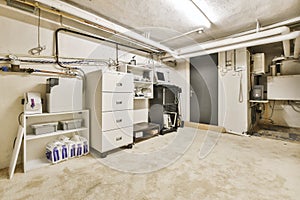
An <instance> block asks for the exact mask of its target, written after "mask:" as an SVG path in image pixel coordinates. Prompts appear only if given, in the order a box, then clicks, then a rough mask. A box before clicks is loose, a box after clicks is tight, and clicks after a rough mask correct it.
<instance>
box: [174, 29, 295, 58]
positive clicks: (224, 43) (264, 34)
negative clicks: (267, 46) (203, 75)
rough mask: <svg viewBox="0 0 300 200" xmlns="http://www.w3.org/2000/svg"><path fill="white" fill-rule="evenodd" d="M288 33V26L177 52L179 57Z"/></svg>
mask: <svg viewBox="0 0 300 200" xmlns="http://www.w3.org/2000/svg"><path fill="white" fill-rule="evenodd" d="M288 32H290V29H289V28H288V27H287V26H283V27H278V28H274V29H271V30H267V31H261V32H258V33H253V34H251V35H244V36H240V37H236V38H226V39H223V40H217V41H213V42H207V43H203V44H198V45H194V46H192V47H187V48H183V49H178V50H176V52H178V54H179V55H182V54H187V53H193V52H196V51H203V50H206V49H211V48H216V47H221V46H227V45H231V44H236V43H241V42H245V41H249V40H255V39H258V38H264V37H269V36H272V35H277V34H282V33H288Z"/></svg>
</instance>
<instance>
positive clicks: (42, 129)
mask: <svg viewBox="0 0 300 200" xmlns="http://www.w3.org/2000/svg"><path fill="white" fill-rule="evenodd" d="M57 125H58V122H51V123H44V124H33V125H31V128H32V130H33V133H34V134H36V135H40V134H45V133H52V132H56V131H57Z"/></svg>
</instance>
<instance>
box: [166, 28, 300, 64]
mask: <svg viewBox="0 0 300 200" xmlns="http://www.w3.org/2000/svg"><path fill="white" fill-rule="evenodd" d="M298 37H300V31H294V32H291V33H289V34H285V35H280V36H274V37H269V38H264V39H259V40H254V41H249V42H244V43H239V44H233V45H228V46H224V47H219V48H214V49H209V50H203V51H199V52H194V53H189V54H181V55H179V58H182V59H184V58H190V57H195V56H201V55H208V54H212V53H217V52H222V51H229V50H233V49H239V48H244V47H251V46H256V45H262V44H270V43H274V42H281V41H284V40H291V39H295V38H298ZM295 46H298V47H300V44H299V40H298V45H297V44H295ZM298 50H299V48H298ZM296 53H297V52H296ZM298 55H299V51H298ZM166 59H169V57H167V58H164V59H163V60H166Z"/></svg>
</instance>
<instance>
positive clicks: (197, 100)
mask: <svg viewBox="0 0 300 200" xmlns="http://www.w3.org/2000/svg"><path fill="white" fill-rule="evenodd" d="M217 66H218V54H211V55H205V56H198V57H194V58H191V59H190V84H191V97H190V121H191V122H197V123H205V124H213V125H217V124H218V68H217Z"/></svg>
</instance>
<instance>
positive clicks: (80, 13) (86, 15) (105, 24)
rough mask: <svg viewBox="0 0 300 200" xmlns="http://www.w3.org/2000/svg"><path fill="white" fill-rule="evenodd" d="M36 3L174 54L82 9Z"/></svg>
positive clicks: (45, 0) (53, 1) (55, 0)
mask: <svg viewBox="0 0 300 200" xmlns="http://www.w3.org/2000/svg"><path fill="white" fill-rule="evenodd" d="M36 2H39V3H42V4H44V5H47V6H49V7H51V8H54V9H57V10H59V11H62V12H65V13H69V14H72V15H75V16H77V17H79V18H81V19H84V20H87V21H89V22H93V23H95V24H97V25H100V26H103V27H106V28H108V29H110V30H114V31H116V32H117V33H120V34H122V35H125V36H127V37H130V38H132V39H135V40H137V41H140V42H143V43H145V44H148V45H150V46H153V47H156V48H158V49H161V50H163V51H166V52H168V53H170V54H172V55H173V54H174V51H172V50H171V49H170V48H168V47H166V46H164V45H161V44H159V43H158V42H155V41H153V40H150V39H148V38H145V37H144V36H142V35H140V34H138V33H136V32H134V31H131V30H129V29H127V28H124V27H122V26H120V25H117V24H115V23H112V22H110V21H108V20H106V19H104V18H102V17H99V16H98V15H95V14H92V13H90V12H87V11H85V10H83V9H80V8H77V7H75V6H72V5H70V4H68V3H65V2H62V1H59V0H36Z"/></svg>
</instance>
